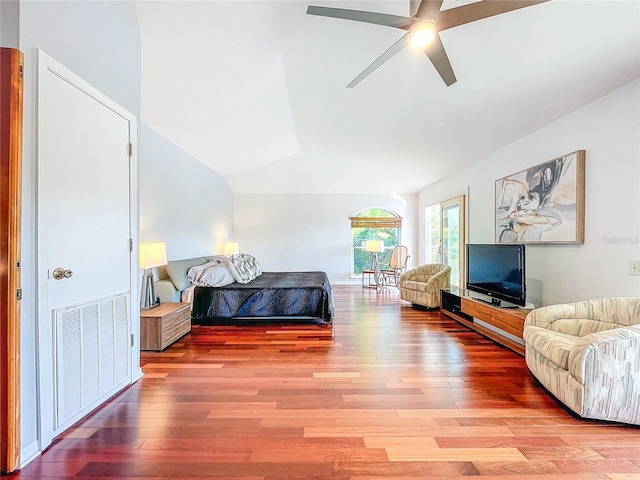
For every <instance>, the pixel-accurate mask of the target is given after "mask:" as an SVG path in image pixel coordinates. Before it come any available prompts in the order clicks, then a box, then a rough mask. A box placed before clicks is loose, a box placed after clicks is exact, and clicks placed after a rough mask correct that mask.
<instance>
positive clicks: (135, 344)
mask: <svg viewBox="0 0 640 480" xmlns="http://www.w3.org/2000/svg"><path fill="white" fill-rule="evenodd" d="M49 74H53V75H56V76H58V77H59V78H61V79H62V80H64V81H66V82H68V83H69V84H70V85H72V86H74V87H75V88H77V89H78V90H80V91H81V92H83V93H84V94H86V95H88V96H90V97H91V98H93V99H94V100H96V101H97V102H99V103H101V104H102V105H104V106H105V107H106V108H109V109H110V110H112V111H114V112H115V113H117V114H118V115H120V116H122V117H123V118H125V119H126V120H128V122H129V142H130V143H131V144H132V146H133V147H132V148H131V149H130V154H129V229H130V232H131V243H132V247H133V246H137V245H138V237H139V234H138V232H139V227H138V158H137V148H136V147H137V144H138V137H137V119H136V117H135V116H134V115H133V114H131V113H129V112H128V111H127V110H125V109H124V108H122V107H121V106H120V105H118V104H117V103H115V102H114V101H113V100H111V99H110V98H108V97H107V96H105V95H104V94H102V93H101V92H100V91H98V90H97V89H96V88H94V87H93V86H92V85H90V84H89V83H87V82H86V81H84V80H83V79H82V78H80V77H79V76H77V75H75V74H74V73H73V72H71V71H70V70H68V69H67V68H65V67H64V66H63V65H61V64H60V63H58V62H56V61H55V60H54V59H53V58H51V57H50V56H49V55H47V54H46V53H44V52H43V51H42V50H38V91H37V102H39V100H40V95H41V88H42V80H43V79H44V78H45V75H49ZM42 124H43V119H42V118H41V117H40V109H39V108H38V112H37V128H38V129H39V128H41V126H42ZM36 155H37V161H36V162H37V166H38V172H41V171H43V168H42V165H41V162H42V161H43V160H42V158H43V155H42V154H41V152H40V144H39V143H38V146H37V153H36ZM45 187H46V183H45V179H43V178H42V175H38V183H37V189H38V192H44V191H45V190H44V189H45ZM46 215H47V210H46V206H45V205H44V202H42V201H38V223H37V240H36V252H37V259H36V263H37V287H36V290H37V299H38V318H37V323H36V330H37V350H38V361H37V362H38V363H37V385H38V415H39V419H38V429H39V432H38V438H39V449H40V450H41V451H42V450H43V449H45V448H46V447H47V446H49V445H50V444H51V442H52V441H53V438H54V433H55V430H54V410H53V407H52V406H53V405H54V398H55V391H56V390H55V378H54V362H53V359H54V355H55V352H54V348H53V341H52V339H53V324H52V323H53V320H52V318H51V309H50V308H49V301H48V294H47V282H48V265H49V262H48V257H47V248H46V247H47V232H46V228H45V225H46V222H45V220H46V218H47V216H46ZM129 285H130V299H131V301H130V305H129V317H130V319H131V321H130V328H131V331H130V332H129V333H130V335H131V338H132V345H131V355H130V358H131V363H130V365H129V376H130V378H131V382H132V383H133V382H135V381H136V380H137V379H139V378H140V377H141V376H142V369H141V368H140V349H139V341H138V338H139V332H140V319H139V311H138V303H139V298H138V295H139V294H138V288H137V287H138V249H137V248H132V251H131V255H130V265H129Z"/></svg>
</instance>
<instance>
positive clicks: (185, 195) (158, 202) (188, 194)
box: [138, 123, 233, 260]
mask: <svg viewBox="0 0 640 480" xmlns="http://www.w3.org/2000/svg"><path fill="white" fill-rule="evenodd" d="M138 134H139V136H140V149H139V155H140V240H141V241H150V240H160V241H164V242H165V243H166V246H167V257H168V258H169V259H170V260H177V259H181V258H190V257H198V256H202V255H213V254H215V253H222V251H221V250H220V251H219V252H218V251H217V250H218V246H219V245H220V244H222V243H223V242H224V241H225V240H226V239H227V238H228V237H229V236H230V235H231V234H232V233H233V192H232V191H231V188H230V187H229V185H228V184H227V182H226V181H225V180H224V178H222V177H221V176H220V175H218V174H217V173H216V172H214V171H213V170H211V169H210V168H209V167H206V166H204V165H203V164H202V163H201V162H199V161H198V160H196V159H195V158H193V157H192V156H190V155H189V154H187V153H185V152H184V151H183V150H181V149H180V148H179V147H177V146H176V145H174V144H173V143H171V142H170V141H169V140H167V139H166V138H165V137H163V136H162V135H160V134H159V133H158V132H156V131H155V130H153V129H152V128H151V127H149V126H148V125H145V124H144V123H141V125H140V129H139V132H138Z"/></svg>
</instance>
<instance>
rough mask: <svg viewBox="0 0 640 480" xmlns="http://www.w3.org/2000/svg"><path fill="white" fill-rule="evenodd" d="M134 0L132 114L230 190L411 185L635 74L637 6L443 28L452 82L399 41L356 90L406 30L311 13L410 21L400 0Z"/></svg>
mask: <svg viewBox="0 0 640 480" xmlns="http://www.w3.org/2000/svg"><path fill="white" fill-rule="evenodd" d="M465 3H470V2H462V1H460V0H445V3H444V4H443V7H442V8H443V9H446V8H456V7H458V6H460V5H464V4H465ZM137 5H138V16H139V21H140V29H141V36H142V79H143V81H142V113H141V119H142V121H143V122H145V123H146V124H148V125H149V126H151V127H152V128H154V129H155V130H157V131H158V132H160V133H161V134H163V135H164V136H165V137H167V138H168V139H169V140H171V141H172V142H174V143H175V144H177V145H178V146H180V147H181V148H182V149H183V150H185V151H186V152H188V153H189V154H191V155H193V156H194V157H195V158H197V159H198V160H200V161H201V162H202V163H204V164H206V165H208V166H210V167H211V168H212V169H213V170H215V171H216V172H217V173H219V174H220V175H222V176H223V177H225V178H226V180H227V182H228V183H229V185H230V186H231V188H232V189H233V190H234V191H235V192H236V193H391V192H399V193H414V192H417V191H419V190H420V189H422V188H424V187H425V186H427V185H428V184H430V183H432V182H434V181H437V180H438V179H439V178H442V177H444V176H446V175H449V174H451V173H452V172H454V171H455V170H457V169H460V168H463V167H464V166H466V165H469V164H470V163H473V162H475V161H477V160H479V159H481V158H482V157H484V156H486V155H488V154H490V153H492V152H495V151H497V150H499V149H500V148H502V147H504V146H506V145H509V144H511V143H513V142H514V141H517V140H518V139H520V138H522V137H524V136H526V135H528V134H529V133H531V132H533V131H535V130H537V129H539V128H541V127H542V126H544V125H546V124H549V123H551V122H553V121H554V120H556V119H558V118H560V117H562V116H564V115H566V114H568V113H570V112H572V111H574V110H576V109H578V108H580V107H581V106H583V105H586V104H588V103H590V102H592V101H594V100H596V99H597V98H599V97H601V96H603V95H606V94H607V93H609V92H611V91H613V90H615V89H616V88H618V87H620V86H622V85H624V84H626V83H628V82H630V81H632V80H634V79H636V78H638V77H639V76H640V33H639V32H640V2H637V1H635V0H632V1H612V0H605V1H589V0H552V1H550V2H548V3H543V4H540V5H536V6H532V7H528V8H524V9H521V10H517V11H513V12H509V13H506V14H503V15H499V16H496V17H491V18H487V19H483V20H480V21H477V22H474V23H470V24H467V25H462V26H459V27H456V28H452V29H450V30H446V31H444V32H442V34H441V37H442V42H443V44H444V46H445V48H446V50H447V53H448V56H449V59H450V61H451V64H452V66H453V69H454V71H455V74H456V76H457V79H458V81H457V83H455V84H453V85H452V86H450V87H447V86H445V84H444V83H443V81H442V79H441V78H440V77H439V76H438V74H437V72H436V70H435V69H434V68H433V66H432V64H431V63H430V62H429V61H428V59H427V58H426V56H425V55H424V53H422V52H414V51H412V50H411V49H409V48H405V49H404V50H403V51H401V52H400V53H398V54H397V55H395V56H394V57H393V58H392V59H391V60H389V61H388V62H387V63H385V64H384V65H382V66H381V67H380V68H379V69H378V70H376V71H375V72H374V73H372V74H371V75H370V76H369V77H367V78H366V79H365V80H364V81H363V82H362V83H360V84H359V85H357V86H356V87H355V88H345V87H346V85H347V84H348V83H349V82H350V81H351V80H353V78H354V77H355V76H356V75H358V74H359V73H360V72H361V71H362V70H364V68H366V67H367V66H368V65H369V64H370V63H371V62H372V61H373V60H375V59H376V58H377V57H378V56H379V55H380V54H381V53H382V52H384V51H385V50H386V49H387V48H389V47H390V46H391V45H392V44H393V43H394V42H395V41H396V40H398V39H399V38H400V37H401V36H402V34H403V32H402V31H400V30H395V29H393V28H388V27H383V26H378V25H371V24H365V23H360V22H352V21H346V20H340V19H333V18H325V17H318V16H312V15H307V14H306V13H305V12H306V9H307V6H308V5H320V6H332V7H339V8H350V9H356V10H367V11H373V12H382V13H389V14H394V15H403V16H408V14H409V2H408V0H387V1H357V0H353V1H352V0H345V1H327V0H318V1H316V0H309V1H300V0H290V1H264V0H262V1H260V0H259V1H238V0H236V1H211V0H209V1H189V0H182V1H162V2H160V1H141V2H138V4H137ZM560 153H562V152H560Z"/></svg>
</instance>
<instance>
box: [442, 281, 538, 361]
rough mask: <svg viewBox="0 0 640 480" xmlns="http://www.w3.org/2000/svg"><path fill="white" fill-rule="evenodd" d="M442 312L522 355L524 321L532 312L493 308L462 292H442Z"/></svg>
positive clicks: (456, 290) (488, 303) (451, 290)
mask: <svg viewBox="0 0 640 480" xmlns="http://www.w3.org/2000/svg"><path fill="white" fill-rule="evenodd" d="M440 305H441V309H440V310H441V312H442V313H444V314H445V315H446V316H447V317H450V318H453V319H454V320H457V321H458V322H460V323H461V324H463V325H465V326H467V327H469V328H471V329H472V330H475V331H476V332H478V333H481V334H482V335H484V336H485V337H487V338H490V339H491V340H493V341H494V342H497V343H499V344H500V345H504V346H505V347H507V348H509V349H511V350H513V351H514V352H516V353H519V354H520V355H524V340H523V339H522V331H523V330H524V319H525V317H526V316H527V315H528V314H529V312H530V311H531V310H529V309H525V308H520V307H511V308H505V307H502V306H500V307H499V306H496V305H494V304H492V303H491V301H487V300H484V299H479V298H474V297H472V296H471V292H469V291H467V290H464V289H448V290H442V291H441V302H440Z"/></svg>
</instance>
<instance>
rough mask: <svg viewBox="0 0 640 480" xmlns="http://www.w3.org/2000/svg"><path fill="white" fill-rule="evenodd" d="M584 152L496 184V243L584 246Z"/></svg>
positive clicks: (525, 171) (537, 166)
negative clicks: (571, 244) (577, 244)
mask: <svg viewBox="0 0 640 480" xmlns="http://www.w3.org/2000/svg"><path fill="white" fill-rule="evenodd" d="M584 170H585V151H584V150H577V151H575V152H573V153H569V154H567V155H564V156H562V157H559V158H555V159H553V160H550V161H548V162H544V163H541V164H539V165H536V166H534V167H531V168H528V169H526V170H523V171H521V172H518V173H514V174H513V175H509V176H507V177H504V178H501V179H499V180H496V204H495V208H496V210H495V211H496V233H495V235H496V243H584Z"/></svg>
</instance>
